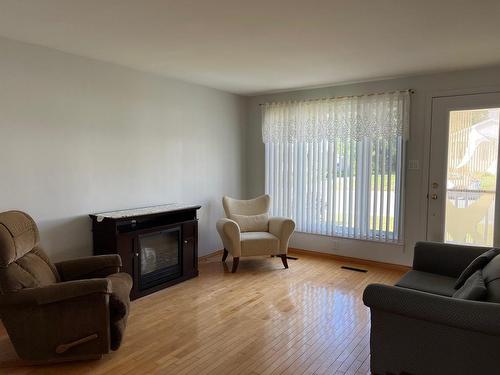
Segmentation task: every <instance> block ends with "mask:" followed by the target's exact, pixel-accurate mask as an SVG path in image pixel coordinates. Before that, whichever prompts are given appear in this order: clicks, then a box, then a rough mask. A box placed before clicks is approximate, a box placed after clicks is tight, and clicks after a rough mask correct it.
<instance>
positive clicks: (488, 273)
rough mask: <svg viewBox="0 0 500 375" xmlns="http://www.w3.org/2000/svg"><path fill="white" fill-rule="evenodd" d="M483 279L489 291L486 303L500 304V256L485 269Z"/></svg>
mask: <svg viewBox="0 0 500 375" xmlns="http://www.w3.org/2000/svg"><path fill="white" fill-rule="evenodd" d="M483 279H484V283H485V284H486V289H487V294H486V301H488V302H497V303H500V255H497V256H496V257H494V258H493V259H492V260H491V261H490V262H489V263H488V264H487V265H486V266H485V267H484V268H483Z"/></svg>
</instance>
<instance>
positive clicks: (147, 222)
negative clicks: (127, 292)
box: [90, 203, 201, 299]
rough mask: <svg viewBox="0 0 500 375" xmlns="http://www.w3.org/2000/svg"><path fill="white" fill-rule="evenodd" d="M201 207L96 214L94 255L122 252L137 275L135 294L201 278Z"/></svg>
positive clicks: (168, 206) (126, 265)
mask: <svg viewBox="0 0 500 375" xmlns="http://www.w3.org/2000/svg"><path fill="white" fill-rule="evenodd" d="M199 208H201V206H199V205H189V204H180V203H170V204H164V205H159V206H152V207H142V208H134V209H127V210H119V211H109V212H101V213H96V214H91V215H90V218H91V219H92V232H93V244H94V255H102V254H119V255H120V256H121V258H122V263H123V267H122V269H123V271H124V272H127V273H129V274H130V275H131V276H132V278H133V280H134V287H133V289H132V292H131V298H132V299H135V298H138V297H142V296H144V295H146V294H149V293H152V292H155V291H157V290H159V289H162V288H165V287H168V286H170V285H174V284H177V283H179V282H181V281H184V280H187V279H190V278H192V277H196V276H197V275H198V219H197V217H196V211H197V210H198V209H199ZM176 251H177V252H176Z"/></svg>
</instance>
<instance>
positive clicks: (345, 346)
mask: <svg viewBox="0 0 500 375" xmlns="http://www.w3.org/2000/svg"><path fill="white" fill-rule="evenodd" d="M297 256H298V257H299V259H298V260H290V261H289V266H290V268H289V269H284V268H283V264H282V262H281V259H280V258H279V257H276V258H265V257H259V258H242V259H241V260H240V264H239V268H238V272H237V273H235V274H232V273H230V269H229V267H231V265H232V264H231V262H232V259H231V258H228V260H227V265H224V264H222V263H221V262H220V256H219V255H217V256H214V257H210V258H207V259H204V260H203V261H202V262H201V263H200V276H199V277H198V278H195V279H193V280H189V281H186V282H184V283H181V284H179V285H176V286H173V287H171V288H169V289H165V290H163V291H160V292H157V293H154V294H152V295H150V296H146V297H143V298H141V299H139V300H136V301H134V302H133V303H132V312H131V314H130V317H129V325H128V328H127V332H126V337H125V338H124V342H123V345H122V347H121V348H120V349H119V350H118V351H117V352H114V353H112V354H109V355H105V356H104V357H103V359H101V360H99V361H89V362H78V363H75V362H73V363H69V364H68V363H67V364H58V365H52V366H43V367H42V366H23V365H22V363H19V362H16V361H15V353H14V351H13V348H12V345H11V344H10V341H9V339H8V337H7V336H6V334H5V332H4V331H3V330H1V329H0V335H1V336H0V353H1V354H0V356H1V357H0V374H13V375H15V374H51V375H52V374H55V375H57V374H65V375H66V374H93V375H98V374H114V375H116V374H134V375H136V374H176V375H183V374H196V375H204V374H206V375H208V374H211V375H214V374H252V375H255V374H328V375H331V374H368V373H369V327H370V321H369V310H368V309H367V308H366V307H365V306H364V305H363V303H362V301H361V296H362V293H363V289H364V288H365V286H366V285H367V284H369V283H373V282H378V283H394V282H395V281H396V280H397V279H398V278H399V277H400V276H401V275H402V274H403V271H401V270H397V269H390V268H384V267H380V266H373V265H366V264H363V265H359V264H358V265H357V267H359V268H363V269H367V270H368V272H367V273H361V272H355V271H350V270H345V269H341V268H340V267H341V266H342V265H348V266H353V263H349V262H346V261H338V260H335V259H330V258H326V257H321V256H317V255H308V254H304V253H300V254H297ZM354 266H356V265H355V264H354ZM12 360H14V362H12Z"/></svg>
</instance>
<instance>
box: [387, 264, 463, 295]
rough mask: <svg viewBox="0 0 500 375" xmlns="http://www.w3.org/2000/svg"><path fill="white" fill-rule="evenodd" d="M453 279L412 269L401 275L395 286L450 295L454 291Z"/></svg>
mask: <svg viewBox="0 0 500 375" xmlns="http://www.w3.org/2000/svg"><path fill="white" fill-rule="evenodd" d="M455 281H456V279H455V278H453V277H448V276H442V275H438V274H435V273H428V272H422V271H415V270H412V271H408V272H407V273H406V274H405V275H403V277H402V278H401V280H399V281H398V282H397V283H396V286H400V287H402V288H408V289H415V290H419V291H421V292H427V293H433V294H439V295H441V296H447V297H451V296H452V295H453V294H454V293H455V292H456V290H455Z"/></svg>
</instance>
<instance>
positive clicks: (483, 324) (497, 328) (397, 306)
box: [363, 284, 500, 336]
mask: <svg viewBox="0 0 500 375" xmlns="http://www.w3.org/2000/svg"><path fill="white" fill-rule="evenodd" d="M363 302H364V303H365V305H366V306H368V307H370V308H371V309H375V310H382V311H385V312H389V313H394V314H398V315H402V316H405V317H408V318H413V319H419V320H424V321H428V322H432V323H435V324H442V325H446V326H450V327H455V328H459V329H464V330H470V331H477V332H481V333H485V334H488V335H498V336H500V319H498V317H499V316H500V304H497V303H490V302H482V301H469V300H462V299H458V298H451V297H445V296H439V295H436V294H430V293H425V292H420V291H418V290H413V289H406V288H401V287H397V286H389V285H382V284H371V285H368V286H367V287H366V289H365V291H364V293H363Z"/></svg>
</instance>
